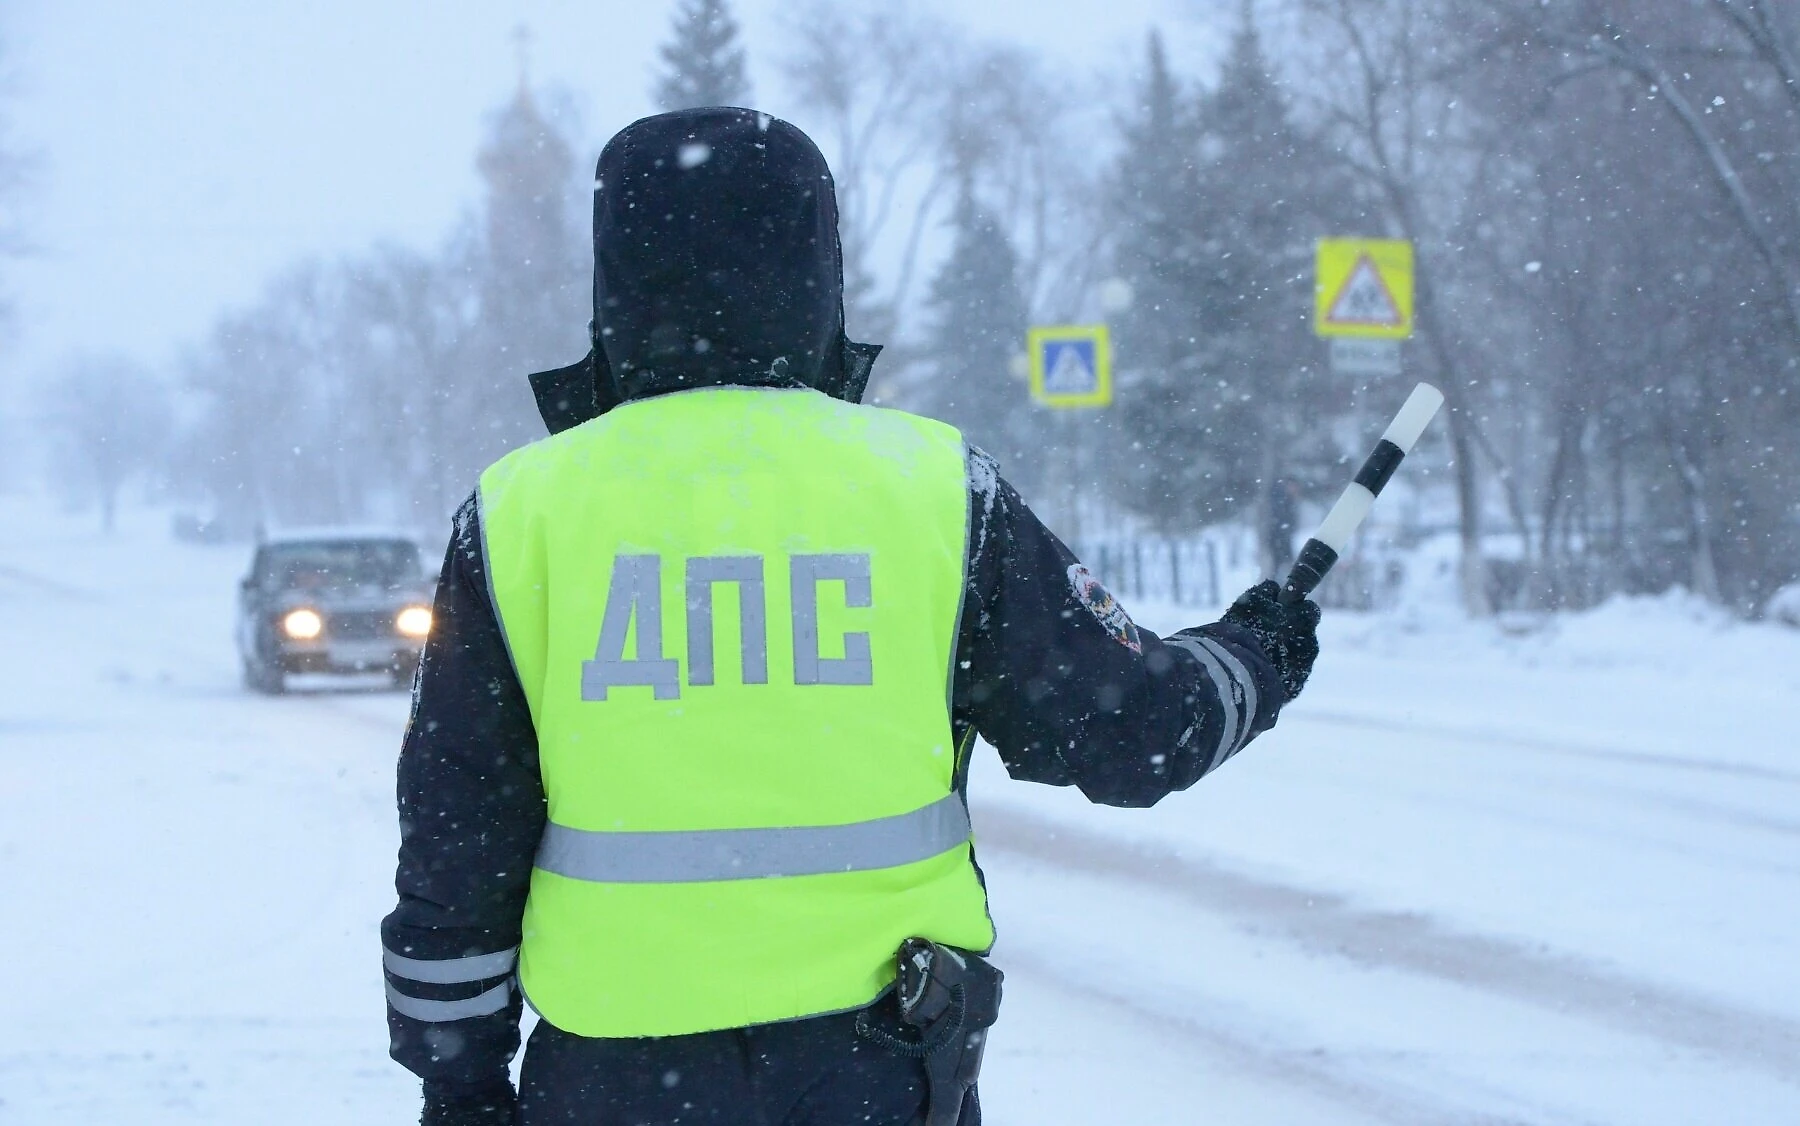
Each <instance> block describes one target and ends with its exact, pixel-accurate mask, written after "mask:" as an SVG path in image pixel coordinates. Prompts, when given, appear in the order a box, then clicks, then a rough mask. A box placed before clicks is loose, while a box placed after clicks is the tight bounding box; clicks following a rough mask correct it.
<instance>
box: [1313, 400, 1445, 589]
mask: <svg viewBox="0 0 1800 1126" xmlns="http://www.w3.org/2000/svg"><path fill="white" fill-rule="evenodd" d="M1443 405H1444V393H1443V392H1442V391H1439V390H1438V389H1437V388H1436V387H1433V386H1432V385H1431V384H1429V383H1421V384H1419V385H1418V386H1417V387H1414V388H1413V392H1412V394H1410V395H1408V396H1407V397H1406V402H1405V404H1404V405H1402V406H1401V408H1400V413H1399V414H1397V415H1395V416H1394V421H1392V422H1390V423H1388V428H1387V432H1386V433H1384V434H1382V436H1381V441H1379V442H1376V443H1375V452H1374V453H1371V454H1370V455H1369V459H1368V460H1367V461H1365V462H1363V465H1362V468H1361V469H1359V470H1357V471H1356V479H1355V480H1353V481H1351V482H1350V484H1349V486H1348V487H1347V488H1345V489H1344V494H1343V495H1342V496H1340V497H1338V499H1337V503H1336V504H1334V505H1332V506H1331V511H1330V512H1327V513H1326V514H1325V519H1324V520H1322V521H1320V522H1319V530H1318V531H1316V532H1314V533H1313V535H1312V538H1311V539H1309V540H1307V541H1306V546H1305V547H1302V548H1301V549H1300V557H1299V558H1298V559H1296V560H1294V567H1293V569H1292V570H1291V571H1289V572H1288V577H1287V582H1285V583H1283V584H1281V601H1282V602H1283V603H1284V604H1289V605H1291V604H1293V603H1295V602H1298V601H1300V600H1301V599H1303V598H1305V597H1306V596H1307V595H1309V594H1311V593H1312V592H1313V590H1314V589H1315V588H1316V587H1317V586H1318V585H1319V583H1320V581H1321V580H1323V579H1324V578H1325V574H1326V572H1328V571H1330V570H1331V567H1332V564H1334V563H1336V562H1337V561H1338V556H1339V555H1340V554H1342V553H1343V551H1344V549H1345V548H1346V547H1348V546H1350V537H1351V536H1354V535H1355V534H1356V529H1357V528H1359V527H1361V526H1362V522H1363V518H1364V517H1366V516H1368V514H1369V509H1370V508H1372V507H1373V506H1374V504H1375V498H1376V497H1378V496H1380V495H1381V490H1382V488H1383V487H1384V486H1385V485H1386V484H1387V483H1388V478H1390V477H1392V476H1393V475H1394V470H1396V469H1398V468H1400V463H1401V462H1402V461H1403V460H1405V458H1406V455H1407V453H1408V452H1410V451H1411V450H1412V448H1413V445H1414V443H1416V442H1417V441H1418V440H1419V435H1420V434H1423V433H1424V432H1425V427H1426V426H1428V425H1429V424H1430V423H1431V420H1432V418H1434V417H1435V416H1436V415H1437V412H1438V408H1439V407H1441V406H1443Z"/></svg>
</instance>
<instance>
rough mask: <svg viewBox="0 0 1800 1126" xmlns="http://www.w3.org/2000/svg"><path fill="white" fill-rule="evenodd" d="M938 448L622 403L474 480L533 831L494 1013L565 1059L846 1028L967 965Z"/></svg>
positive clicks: (984, 929)
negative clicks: (655, 1043) (508, 1013)
mask: <svg viewBox="0 0 1800 1126" xmlns="http://www.w3.org/2000/svg"><path fill="white" fill-rule="evenodd" d="M965 462H966V455H965V448H964V445H963V442H962V439H961V436H960V435H959V434H958V433H957V432H956V431H955V430H953V429H952V428H950V427H947V426H944V425H942V424H940V423H936V422H932V421H929V420H927V419H922V418H918V417H914V416H911V415H907V414H902V413H899V412H896V411H887V410H878V409H875V408H870V407H861V406H854V405H851V404H847V403H843V402H840V401H838V400H835V399H832V398H829V397H827V396H825V395H823V394H820V393H818V392H814V391H802V390H771V389H750V388H712V389H705V390H696V391H688V392H682V393H678V394H672V395H664V396H660V397H656V398H652V399H645V400H640V401H635V402H631V403H627V404H626V405H624V406H622V407H618V408H616V409H614V410H612V411H610V412H608V413H607V414H605V415H603V416H601V417H600V418H597V419H595V420H593V421H591V422H588V423H586V424H584V425H582V426H579V427H576V428H574V429H572V430H569V431H566V432H564V433H562V434H559V435H557V436H555V437H552V438H549V439H546V440H544V441H541V442H538V443H535V444H534V445H531V446H528V447H526V448H524V449H521V450H517V451H514V452H513V453H511V454H509V455H508V456H507V457H505V458H503V459H502V460H501V461H499V462H498V463H497V464H495V465H494V466H492V467H491V468H490V469H488V470H487V472H486V473H484V474H483V475H482V478H481V488H480V501H481V527H482V532H483V537H484V541H485V542H484V544H483V550H484V552H485V558H486V563H487V575H488V581H489V584H490V586H491V593H492V596H493V601H494V606H495V610H496V612H497V614H498V615H499V618H500V622H501V625H502V627H503V629H504V631H505V635H506V640H507V645H508V648H509V649H510V650H511V653H512V658H513V664H514V667H515V669H516V670H517V672H518V676H519V681H520V683H521V684H522V685H523V687H524V691H525V697H526V699H527V701H528V702H529V704H530V707H531V717H532V721H533V723H534V724H535V726H536V730H537V738H538V754H539V760H540V763H541V767H542V774H543V781H544V792H545V796H546V798H547V800H548V814H549V824H548V827H547V828H546V831H545V835H544V840H543V843H542V845H541V847H540V849H539V852H538V856H537V861H536V866H535V868H534V870H533V872H532V878H531V892H530V896H529V899H528V901H527V904H526V908H525V919H524V941H523V945H522V946H521V949H520V954H519V978H520V984H521V988H522V989H523V991H524V993H525V995H526V997H527V998H528V999H529V1000H530V1002H531V1004H532V1006H533V1007H534V1008H535V1009H537V1011H538V1012H539V1013H540V1014H541V1015H542V1016H543V1017H544V1018H545V1019H547V1020H549V1021H550V1022H551V1024H553V1025H555V1026H556V1027H558V1028H560V1029H563V1030H565V1031H568V1032H573V1033H576V1034H579V1035H583V1036H598V1037H627V1036H669V1035H679V1034H684V1033H692V1032H702V1031H706V1030H710V1029H718V1028H734V1027H741V1026H745V1025H752V1024H761V1023H766V1022H770V1021H780V1020H788V1019H793V1018H796V1017H804V1016H811V1015H815V1014H820V1013H827V1012H835V1011H841V1010H846V1009H852V1008H857V1007H860V1006H862V1005H864V1004H867V1003H868V1002H869V1001H871V1000H873V999H874V998H875V997H876V996H878V995H879V994H880V992H881V991H882V990H883V989H884V988H886V987H887V986H888V984H889V983H890V982H891V980H892V977H893V957H894V952H895V950H896V949H897V948H898V947H899V945H900V943H901V941H902V940H904V939H906V938H908V937H911V936H915V935H917V936H922V937H926V938H931V939H935V940H937V941H939V942H943V943H948V944H951V945H954V946H960V947H964V948H968V949H975V950H985V949H986V948H987V947H988V946H990V945H991V944H992V942H993V927H992V924H991V923H990V921H989V918H988V913H987V901H986V895H985V892H984V891H983V889H982V886H981V882H980V879H979V878H978V875H977V873H976V871H975V867H974V863H973V860H972V858H971V853H970V834H969V821H968V814H967V811H966V809H965V808H964V805H963V801H962V799H961V797H960V796H959V795H958V794H956V793H955V792H954V789H953V785H954V783H953V779H954V776H955V773H956V767H957V762H958V757H959V755H960V754H962V753H965V752H966V750H967V748H966V747H961V748H959V747H956V746H953V745H952V736H951V725H950V705H949V689H950V680H951V672H952V670H951V662H952V661H953V659H954V655H955V649H956V641H957V631H958V616H959V614H960V612H961V606H962V592H963V587H964V581H965V580H964V558H965V547H966V543H965V541H966V538H967V535H968V526H969V513H968V495H969V493H968V487H967V481H966V467H965Z"/></svg>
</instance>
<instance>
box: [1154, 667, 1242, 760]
mask: <svg viewBox="0 0 1800 1126" xmlns="http://www.w3.org/2000/svg"><path fill="white" fill-rule="evenodd" d="M1168 644H1170V645H1173V646H1176V647H1177V648H1181V649H1185V650H1187V651H1188V652H1189V653H1191V654H1193V656H1194V659H1195V660H1197V661H1199V662H1200V665H1201V667H1202V668H1204V669H1205V670H1206V675H1207V676H1208V677H1209V678H1210V679H1211V680H1212V682H1213V687H1215V688H1217V689H1218V692H1219V703H1220V704H1222V705H1224V710H1225V729H1224V730H1223V731H1221V732H1220V733H1219V742H1218V744H1217V745H1215V746H1214V747H1213V752H1212V754H1211V755H1210V756H1208V758H1207V763H1206V769H1207V770H1212V769H1213V768H1214V767H1216V766H1218V765H1219V764H1220V763H1222V762H1224V761H1225V760H1226V758H1228V757H1229V756H1230V753H1231V748H1233V747H1235V746H1236V745H1237V740H1238V732H1240V731H1242V730H1243V729H1244V728H1245V727H1247V726H1248V722H1247V721H1246V720H1245V719H1244V713H1243V708H1242V707H1241V706H1240V705H1239V704H1238V701H1237V693H1235V692H1233V691H1232V690H1231V674H1230V673H1228V672H1226V671H1225V666H1224V665H1221V664H1220V663H1219V659H1218V658H1217V657H1214V656H1213V654H1212V650H1210V649H1208V648H1207V647H1206V646H1204V645H1201V644H1200V643H1199V641H1198V640H1196V639H1195V638H1192V637H1171V638H1169V640H1168Z"/></svg>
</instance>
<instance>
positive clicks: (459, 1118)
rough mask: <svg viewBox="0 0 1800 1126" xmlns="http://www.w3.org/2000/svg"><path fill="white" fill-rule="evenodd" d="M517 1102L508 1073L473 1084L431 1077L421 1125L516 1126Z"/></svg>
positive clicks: (426, 1083)
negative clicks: (432, 1078) (514, 1125)
mask: <svg viewBox="0 0 1800 1126" xmlns="http://www.w3.org/2000/svg"><path fill="white" fill-rule="evenodd" d="M517 1105H518V1097H517V1096H516V1095H514V1094H513V1087H512V1080H511V1079H510V1078H508V1077H506V1076H501V1077H500V1078H498V1079H494V1080H492V1081H491V1082H487V1083H481V1084H476V1085H474V1086H468V1085H465V1084H460V1083H451V1082H449V1081H446V1080H431V1079H428V1080H426V1081H425V1113H424V1114H423V1115H421V1116H420V1118H419V1126H513V1118H514V1113H515V1110H516V1108H517Z"/></svg>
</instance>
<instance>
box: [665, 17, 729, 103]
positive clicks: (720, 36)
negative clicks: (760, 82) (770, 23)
mask: <svg viewBox="0 0 1800 1126" xmlns="http://www.w3.org/2000/svg"><path fill="white" fill-rule="evenodd" d="M661 54H662V59H663V64H664V66H665V67H666V68H667V69H666V70H665V71H664V73H663V75H662V77H661V78H659V79H657V82H656V102H657V104H658V105H660V106H661V107H662V108H663V109H664V110H678V109H693V108H695V107H697V106H744V105H748V104H749V103H750V79H749V76H748V75H747V74H746V73H745V68H744V48H743V46H742V44H741V43H739V41H738V25H737V21H736V20H735V19H733V18H732V16H731V8H730V7H729V6H728V5H727V4H726V3H725V0H681V4H680V6H679V7H678V8H677V9H676V11H675V20H674V37H673V38H672V39H670V41H669V42H668V43H666V44H664V45H663V47H662V48H661Z"/></svg>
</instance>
